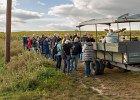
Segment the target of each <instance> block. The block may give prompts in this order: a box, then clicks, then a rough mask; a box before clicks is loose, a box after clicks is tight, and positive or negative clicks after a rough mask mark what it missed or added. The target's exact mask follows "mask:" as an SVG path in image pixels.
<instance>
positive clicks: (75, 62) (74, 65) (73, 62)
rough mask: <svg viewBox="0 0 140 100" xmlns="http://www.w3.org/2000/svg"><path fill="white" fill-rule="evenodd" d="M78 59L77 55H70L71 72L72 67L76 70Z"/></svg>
mask: <svg viewBox="0 0 140 100" xmlns="http://www.w3.org/2000/svg"><path fill="white" fill-rule="evenodd" d="M78 58H79V55H72V59H71V68H70V70H71V72H72V70H73V67H74V68H75V70H77V64H78Z"/></svg>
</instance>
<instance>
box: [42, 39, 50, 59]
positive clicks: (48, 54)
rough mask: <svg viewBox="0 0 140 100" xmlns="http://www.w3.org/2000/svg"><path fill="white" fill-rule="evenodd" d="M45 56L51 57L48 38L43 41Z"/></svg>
mask: <svg viewBox="0 0 140 100" xmlns="http://www.w3.org/2000/svg"><path fill="white" fill-rule="evenodd" d="M43 54H44V55H45V57H49V56H50V50H49V43H48V38H47V37H46V39H45V40H44V41H43Z"/></svg>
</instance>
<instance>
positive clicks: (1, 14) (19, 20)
mask: <svg viewBox="0 0 140 100" xmlns="http://www.w3.org/2000/svg"><path fill="white" fill-rule="evenodd" d="M6 1H7V0H0V29H1V30H2V29H3V30H5V27H4V26H5V20H6V16H5V15H6V4H7V3H6ZM16 5H20V4H19V3H18V2H17V0H13V2H12V24H14V26H15V25H19V24H24V23H26V21H27V20H32V19H40V18H41V17H42V16H43V15H44V14H43V13H39V12H35V11H29V10H24V9H18V8H17V7H16ZM1 30H0V31H1ZM3 30H2V31H3Z"/></svg>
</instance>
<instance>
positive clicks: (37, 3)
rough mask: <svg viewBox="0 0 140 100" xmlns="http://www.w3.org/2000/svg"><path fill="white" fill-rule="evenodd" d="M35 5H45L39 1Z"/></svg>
mask: <svg viewBox="0 0 140 100" xmlns="http://www.w3.org/2000/svg"><path fill="white" fill-rule="evenodd" d="M37 4H39V5H41V6H45V3H43V2H41V1H37Z"/></svg>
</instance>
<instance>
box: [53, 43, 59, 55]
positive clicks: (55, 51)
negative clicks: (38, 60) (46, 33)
mask: <svg viewBox="0 0 140 100" xmlns="http://www.w3.org/2000/svg"><path fill="white" fill-rule="evenodd" d="M57 53H58V51H57V44H56V45H55V46H54V48H53V54H54V55H55V54H57Z"/></svg>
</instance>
